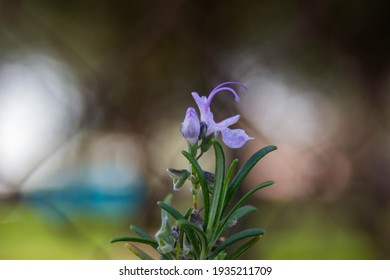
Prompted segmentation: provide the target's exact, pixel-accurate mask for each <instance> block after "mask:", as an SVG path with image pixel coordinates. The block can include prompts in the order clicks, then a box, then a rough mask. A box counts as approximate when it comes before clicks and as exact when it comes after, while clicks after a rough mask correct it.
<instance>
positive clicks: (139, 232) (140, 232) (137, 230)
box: [130, 225, 154, 240]
mask: <svg viewBox="0 0 390 280" xmlns="http://www.w3.org/2000/svg"><path fill="white" fill-rule="evenodd" d="M130 230H131V231H133V232H134V233H135V234H137V235H139V236H140V237H142V238H145V239H150V240H154V239H153V237H151V236H150V235H149V234H148V233H146V232H145V231H143V230H142V229H140V228H139V227H136V226H134V225H131V226H130Z"/></svg>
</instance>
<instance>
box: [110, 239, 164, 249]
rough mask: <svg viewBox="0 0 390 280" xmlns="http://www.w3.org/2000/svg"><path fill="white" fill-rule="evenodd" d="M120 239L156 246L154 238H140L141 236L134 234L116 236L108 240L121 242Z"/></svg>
mask: <svg viewBox="0 0 390 280" xmlns="http://www.w3.org/2000/svg"><path fill="white" fill-rule="evenodd" d="M121 241H127V242H137V243H143V244H148V245H150V246H152V247H154V248H157V247H158V244H157V242H156V241H155V240H150V239H149V238H142V237H135V236H122V237H116V238H113V239H112V240H111V241H110V242H111V243H115V242H121Z"/></svg>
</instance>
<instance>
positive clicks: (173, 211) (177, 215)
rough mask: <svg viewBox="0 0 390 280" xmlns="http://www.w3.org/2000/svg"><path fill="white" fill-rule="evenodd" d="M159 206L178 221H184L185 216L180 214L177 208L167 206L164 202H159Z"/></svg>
mask: <svg viewBox="0 0 390 280" xmlns="http://www.w3.org/2000/svg"><path fill="white" fill-rule="evenodd" d="M157 205H158V206H160V207H161V208H162V209H164V210H165V211H167V212H168V213H169V214H170V215H171V216H172V217H173V218H175V219H176V220H180V219H184V217H183V215H182V214H180V212H179V211H177V210H176V209H175V208H173V207H172V206H170V205H169V204H167V203H165V202H163V201H159V202H157Z"/></svg>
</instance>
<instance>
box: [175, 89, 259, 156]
mask: <svg viewBox="0 0 390 280" xmlns="http://www.w3.org/2000/svg"><path fill="white" fill-rule="evenodd" d="M228 85H239V86H242V87H243V88H244V89H247V87H246V86H245V85H243V84H241V83H237V82H226V83H222V84H220V85H219V86H217V87H216V88H214V90H213V91H212V92H211V93H210V94H209V96H208V97H206V96H199V94H198V93H196V92H193V93H192V96H193V97H194V99H195V102H196V104H197V105H198V107H199V112H200V121H201V122H203V123H205V124H206V127H207V130H206V136H210V135H211V134H213V133H214V135H215V136H217V135H218V133H219V132H221V134H222V140H223V142H224V143H225V144H226V145H227V146H228V147H230V148H233V149H237V148H241V147H242V146H244V144H245V143H246V142H247V141H248V140H251V139H253V137H249V136H248V135H247V134H246V133H245V131H244V130H242V129H230V128H229V126H231V125H233V124H235V123H236V122H238V120H239V119H240V115H236V116H233V117H230V118H227V119H225V120H222V121H220V122H218V123H217V122H215V120H214V115H213V113H212V112H211V110H210V104H211V101H212V100H213V98H214V96H215V95H216V94H217V93H218V92H221V91H230V92H231V93H232V94H233V95H234V97H235V100H236V102H239V101H240V97H239V96H238V94H237V92H236V91H235V90H234V89H232V88H231V87H229V86H228ZM190 109H191V115H192V117H191V119H192V120H195V118H198V116H197V115H196V117H195V116H194V115H193V114H194V113H195V114H196V112H195V110H194V109H193V108H191V107H190V108H188V110H187V114H186V119H187V115H188V114H189V111H190ZM186 119H185V120H184V122H183V124H184V123H185V122H186ZM182 127H183V125H182ZM194 127H195V126H194ZM196 129H197V128H196ZM198 131H199V133H200V128H199V130H198ZM199 133H193V134H194V135H195V134H197V135H198V136H199ZM183 135H184V134H183ZM186 139H187V140H188V138H187V137H186ZM195 142H196V141H195ZM195 142H194V143H195Z"/></svg>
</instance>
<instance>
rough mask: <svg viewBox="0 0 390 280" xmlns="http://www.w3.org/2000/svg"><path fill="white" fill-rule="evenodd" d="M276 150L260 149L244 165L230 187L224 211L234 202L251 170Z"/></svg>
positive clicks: (269, 148) (273, 148)
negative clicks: (235, 195)
mask: <svg viewBox="0 0 390 280" xmlns="http://www.w3.org/2000/svg"><path fill="white" fill-rule="evenodd" d="M276 149H277V147H276V146H266V147H264V148H262V149H260V150H259V151H257V152H256V153H254V154H253V155H252V156H251V157H250V158H249V159H248V161H247V162H246V163H245V164H244V166H243V167H241V169H240V170H239V171H238V173H237V175H236V176H235V177H234V179H233V181H232V183H231V184H230V186H229V189H228V193H227V197H226V200H225V205H224V210H223V211H225V210H226V208H227V207H228V206H229V203H230V202H231V201H232V199H233V197H234V194H235V193H236V192H237V189H238V188H239V187H240V185H241V184H242V182H243V181H244V179H245V177H246V176H247V175H248V173H249V172H250V171H251V169H252V168H253V167H254V166H255V165H256V163H257V162H258V161H259V160H260V159H262V158H263V157H264V156H265V155H267V154H268V153H270V152H272V151H274V150H276Z"/></svg>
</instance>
